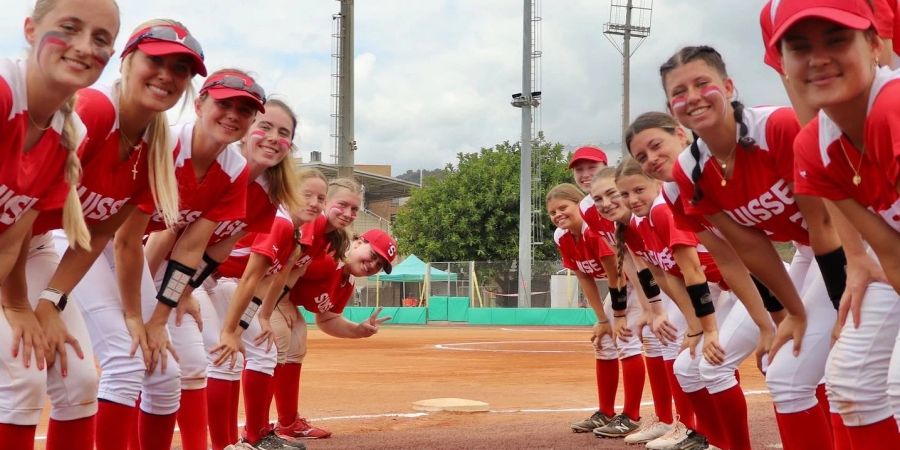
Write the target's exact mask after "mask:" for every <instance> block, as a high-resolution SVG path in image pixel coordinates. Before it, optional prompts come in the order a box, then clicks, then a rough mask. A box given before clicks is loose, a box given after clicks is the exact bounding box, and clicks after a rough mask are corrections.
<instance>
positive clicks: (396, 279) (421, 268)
mask: <svg viewBox="0 0 900 450" xmlns="http://www.w3.org/2000/svg"><path fill="white" fill-rule="evenodd" d="M425 269H426V264H425V262H423V261H422V260H421V259H419V257H418V256H416V255H409V256H407V257H406V259H404V260H403V262H401V263H400V264H397V265H396V266H394V269H393V270H392V271H391V273H390V274H386V273H384V272H379V273H377V274H375V275H372V276H370V277H369V278H368V280H369V281H374V282H376V283H381V282H390V283H403V297H404V298H406V283H422V282H424V281H425ZM430 273H431V281H456V280H457V278H458V276H457V274H455V273H452V272H447V271H444V270H440V269H435V268H434V267H432V268H431V270H430ZM375 303H376V305H378V304H379V303H380V298H379V297H377V296H376V299H375Z"/></svg>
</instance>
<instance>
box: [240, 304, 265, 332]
mask: <svg viewBox="0 0 900 450" xmlns="http://www.w3.org/2000/svg"><path fill="white" fill-rule="evenodd" d="M261 305H262V300H261V299H260V298H259V297H253V298H252V299H250V304H248V305H247V309H245V310H244V314H243V315H241V321H240V322H238V325H240V326H241V328H243V329H245V330H246V329H247V328H250V321H252V320H253V316H255V315H256V311H258V310H259V307H260V306H261Z"/></svg>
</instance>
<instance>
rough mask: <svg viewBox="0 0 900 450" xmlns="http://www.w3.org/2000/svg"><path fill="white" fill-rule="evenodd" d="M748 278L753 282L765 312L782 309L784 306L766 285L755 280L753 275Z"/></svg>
mask: <svg viewBox="0 0 900 450" xmlns="http://www.w3.org/2000/svg"><path fill="white" fill-rule="evenodd" d="M750 278H751V279H752V280H753V284H755V285H756V290H757V291H759V296H760V297H762V301H763V306H765V307H766V311H768V312H778V311H781V310H783V309H784V305H782V304H781V302H779V301H778V297H775V294H773V293H772V291H770V290H769V288H767V287H766V285H764V284H762V282H761V281H759V280H757V279H756V277H754V276H753V275H750Z"/></svg>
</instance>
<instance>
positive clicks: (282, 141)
mask: <svg viewBox="0 0 900 450" xmlns="http://www.w3.org/2000/svg"><path fill="white" fill-rule="evenodd" d="M278 146H279V147H281V149H282V150H287V149H289V148H291V141H290V140H288V139H287V138H278Z"/></svg>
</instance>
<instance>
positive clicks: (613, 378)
mask: <svg viewBox="0 0 900 450" xmlns="http://www.w3.org/2000/svg"><path fill="white" fill-rule="evenodd" d="M583 196H584V194H583V193H582V192H581V191H580V190H579V189H578V188H577V187H575V186H574V185H572V184H568V183H565V184H560V185H557V186H555V187H553V188H552V189H550V191H549V192H548V193H547V198H546V202H547V214H548V215H549V216H550V220H551V221H552V222H553V224H554V225H556V227H557V229H556V232H555V233H554V236H553V239H554V241H555V242H556V246H557V248H558V249H559V253H560V256H561V258H562V261H563V265H564V266H565V267H566V268H567V269H569V270H572V271H573V272H575V275H576V277H577V279H578V285H579V286H580V287H581V290H582V292H583V293H584V296H585V297H587V300H588V303H589V304H590V306H591V308H592V309H593V310H594V313H596V315H597V323H596V324H595V332H594V337H593V339H592V343H593V344H594V349H595V353H596V356H597V359H596V361H597V362H596V365H597V374H598V380H597V382H598V386H597V390H598V397H599V401H600V413H601V414H603V416H604V417H602V419H603V421H605V422H606V423H605V424H603V425H602V426H599V427H598V428H596V429H595V430H594V434H596V435H597V436H602V437H624V436H626V435H628V434H630V433H632V432H634V431H635V430H636V429H637V428H638V426H639V425H640V398H641V395H642V393H643V390H644V377H645V375H644V360H643V358H642V357H641V355H640V344H639V342H634V344H633V345H631V346H630V347H633V348H632V350H631V351H628V350H626V349H624V348H623V349H621V351H619V350H618V349H617V345H618V344H622V345H626V344H627V341H626V342H621V343H619V342H616V339H615V336H614V335H613V332H612V327H611V326H610V318H611V317H613V316H622V317H621V318H623V319H624V318H627V316H628V315H629V314H628V299H627V293H626V294H624V295H622V293H620V292H618V289H617V288H615V287H613V288H611V290H610V296H611V300H610V302H608V303H607V304H606V305H604V302H603V299H602V298H601V297H600V290H599V288H598V287H597V284H596V280H598V279H602V278H606V273H607V272H606V270H604V267H603V266H604V265H606V266H610V265H612V266H614V262H613V263H610V262H605V263H601V261H602V260H603V259H607V260H610V259H612V258H614V255H613V252H612V250H611V249H610V248H609V246H608V245H606V242H604V241H603V239H602V238H601V237H600V235H599V234H597V233H596V232H594V231H593V230H592V229H591V228H590V227H588V225H587V224H586V223H585V221H584V219H583V218H582V216H581V209H580V208H579V203H581V200H582V198H583ZM632 303H633V306H636V303H637V302H632ZM639 314H640V309H639V308H636V309H633V312H632V314H631V316H632V317H631V319H632V321H636V320H637V317H636V316H637V315H639ZM620 358H621V361H622V372H623V373H622V380H623V385H624V388H625V404H624V407H623V410H622V413H621V414H618V415H617V414H615V398H616V390H617V389H618V384H619V383H618V378H619V359H620Z"/></svg>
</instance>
